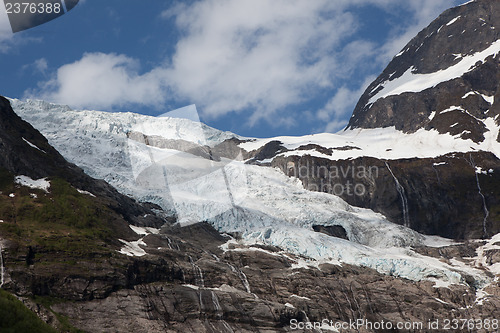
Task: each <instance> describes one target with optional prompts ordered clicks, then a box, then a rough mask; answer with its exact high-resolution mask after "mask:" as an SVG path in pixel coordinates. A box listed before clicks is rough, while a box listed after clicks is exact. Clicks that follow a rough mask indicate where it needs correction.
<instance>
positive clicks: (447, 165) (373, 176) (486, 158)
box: [271, 152, 500, 239]
mask: <svg viewBox="0 0 500 333" xmlns="http://www.w3.org/2000/svg"><path fill="white" fill-rule="evenodd" d="M290 163H293V165H294V166H295V168H294V169H289V168H288V167H289V166H290ZM271 166H273V167H277V168H279V169H281V170H282V171H283V172H284V173H286V174H288V175H289V176H292V177H298V178H299V179H301V180H302V183H303V184H304V187H305V188H306V189H309V190H312V191H319V192H327V193H333V194H336V195H339V196H340V197H342V199H344V200H345V201H346V202H348V203H349V204H351V205H355V206H358V207H365V208H370V209H372V210H374V211H376V212H380V213H382V214H384V215H385V216H386V217H387V218H388V219H389V220H391V221H393V222H395V223H398V224H405V212H404V207H403V198H402V197H401V194H400V193H399V192H398V188H397V186H396V183H395V179H394V177H395V178H396V179H397V180H398V182H399V183H400V185H401V186H402V188H403V194H404V196H405V200H406V201H407V222H408V224H409V225H408V226H409V227H411V228H412V229H414V230H416V231H418V232H421V233H423V234H427V235H440V236H443V237H447V238H452V239H472V238H482V237H491V236H492V235H495V234H497V233H499V232H500V216H499V215H498V212H499V211H500V200H499V198H500V176H499V174H500V160H498V158H496V157H495V156H494V155H493V154H491V153H486V152H477V153H454V154H449V155H445V156H440V157H437V158H426V159H417V158H414V159H402V160H394V161H387V162H386V161H383V160H379V159H375V158H371V157H364V158H356V159H352V160H339V161H332V160H329V159H323V158H318V157H312V156H300V157H299V156H288V157H282V156H278V157H276V158H275V159H273V161H272V163H271ZM478 166H481V172H478V173H477V174H476V171H478V169H477V167H478ZM300 167H306V168H308V170H309V172H307V173H306V172H304V174H305V176H304V177H302V175H301V174H296V173H294V172H293V171H294V170H298V169H299V168H300ZM388 168H390V169H391V170H390V171H389V169H388ZM328 170H330V171H331V173H329V172H328ZM334 170H343V171H345V173H343V172H334ZM349 170H353V172H347V171H349ZM359 170H363V172H359ZM370 170H371V171H370ZM318 171H321V172H318ZM391 172H392V174H391ZM393 175H394V177H393ZM476 176H477V178H476ZM348 184H350V185H349V186H350V188H349V190H347V186H348ZM354 186H358V189H361V190H359V191H357V190H356V188H355V187H354ZM359 186H361V187H359ZM478 186H479V187H480V188H481V192H480V191H479V188H478ZM339 189H340V190H339ZM482 195H484V198H485V201H483V198H482ZM485 204H486V208H487V210H488V216H487V218H486V219H485V217H486V214H485V210H484V209H485Z"/></svg>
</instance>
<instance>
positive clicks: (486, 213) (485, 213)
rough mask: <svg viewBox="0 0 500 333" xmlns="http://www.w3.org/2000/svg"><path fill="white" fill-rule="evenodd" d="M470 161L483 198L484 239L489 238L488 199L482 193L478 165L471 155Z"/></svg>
mask: <svg viewBox="0 0 500 333" xmlns="http://www.w3.org/2000/svg"><path fill="white" fill-rule="evenodd" d="M469 159H470V164H471V165H472V167H473V168H474V175H475V176H476V184H477V190H478V192H479V195H480V196H481V199H482V200H483V210H484V219H483V237H487V235H488V234H487V232H486V221H487V220H488V217H489V216H490V211H489V210H488V206H486V198H485V197H484V194H483V192H482V191H481V184H480V183H479V176H478V175H477V170H476V164H475V163H474V159H473V158H472V155H471V154H470V155H469Z"/></svg>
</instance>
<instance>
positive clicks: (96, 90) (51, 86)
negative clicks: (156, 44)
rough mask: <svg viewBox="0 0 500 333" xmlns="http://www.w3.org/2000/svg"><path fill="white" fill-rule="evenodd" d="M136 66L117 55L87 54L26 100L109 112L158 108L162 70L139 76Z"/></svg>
mask: <svg viewBox="0 0 500 333" xmlns="http://www.w3.org/2000/svg"><path fill="white" fill-rule="evenodd" d="M139 69H140V66H139V63H138V62H137V61H136V60H134V59H131V58H129V57H126V56H124V55H117V54H104V53H86V54H84V55H83V57H82V58H81V59H80V60H78V61H76V62H74V63H71V64H67V65H64V66H62V67H60V68H59V69H58V70H57V73H55V75H54V77H53V78H52V79H50V80H49V81H47V82H43V83H41V84H39V88H38V89H36V90H34V91H29V92H27V94H26V97H38V98H41V99H45V100H49V101H56V102H58V103H62V104H68V105H73V106H79V107H87V108H102V109H110V108H113V107H116V106H124V105H127V104H130V103H140V104H146V105H153V106H154V105H159V103H161V102H163V101H164V100H165V90H164V86H163V83H162V75H161V74H160V72H161V71H162V70H161V69H154V70H152V71H150V72H148V73H145V74H139Z"/></svg>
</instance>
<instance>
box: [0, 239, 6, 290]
mask: <svg viewBox="0 0 500 333" xmlns="http://www.w3.org/2000/svg"><path fill="white" fill-rule="evenodd" d="M2 250H3V248H2V244H1V243H0V288H2V287H3V284H4V281H5V280H4V271H5V268H4V267H3V254H2Z"/></svg>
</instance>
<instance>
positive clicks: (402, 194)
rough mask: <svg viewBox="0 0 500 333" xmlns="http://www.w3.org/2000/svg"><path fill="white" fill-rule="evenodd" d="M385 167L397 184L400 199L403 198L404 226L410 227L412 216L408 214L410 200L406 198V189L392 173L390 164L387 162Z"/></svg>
mask: <svg viewBox="0 0 500 333" xmlns="http://www.w3.org/2000/svg"><path fill="white" fill-rule="evenodd" d="M385 166H386V167H387V169H388V170H389V172H390V173H391V175H392V178H394V182H395V183H396V190H397V191H398V193H399V197H400V198H401V203H402V205H403V224H404V226H405V227H410V216H409V214H408V199H407V198H406V193H405V189H404V187H403V186H401V183H400V182H399V180H398V179H397V178H396V176H395V175H394V173H393V172H392V170H391V167H390V166H389V163H387V162H385Z"/></svg>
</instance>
